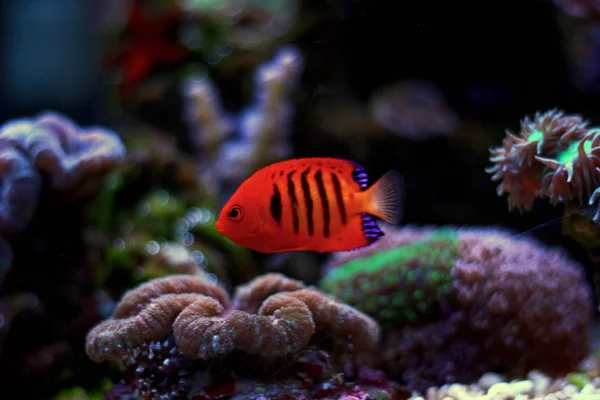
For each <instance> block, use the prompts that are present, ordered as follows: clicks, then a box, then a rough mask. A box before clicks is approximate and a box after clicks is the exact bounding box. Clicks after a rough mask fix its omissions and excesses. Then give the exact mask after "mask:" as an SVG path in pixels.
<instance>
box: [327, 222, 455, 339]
mask: <svg viewBox="0 0 600 400" xmlns="http://www.w3.org/2000/svg"><path fill="white" fill-rule="evenodd" d="M458 246H459V234H458V232H457V231H455V230H452V229H438V230H436V231H434V232H433V233H431V234H430V235H429V236H427V237H425V238H423V239H420V240H417V241H415V242H413V243H410V244H407V245H404V246H399V247H396V248H393V249H389V250H383V251H381V252H378V253H376V254H374V255H371V256H369V257H364V258H356V259H354V260H352V261H349V262H348V263H346V264H344V265H341V266H339V267H337V268H335V269H334V270H333V271H331V273H329V274H328V275H327V276H325V277H324V278H323V279H322V280H321V282H320V284H319V287H320V288H321V289H322V290H323V291H325V292H327V293H329V294H332V295H334V296H335V297H337V298H339V299H340V300H342V301H344V302H345V303H346V304H349V305H351V306H353V307H356V308H357V309H359V310H361V311H363V312H365V313H367V314H369V315H370V316H372V317H373V318H375V319H377V320H378V321H379V322H380V323H381V324H382V326H383V327H384V328H391V327H396V326H402V325H411V324H415V323H418V322H419V321H420V320H421V319H423V318H424V317H427V316H431V315H432V314H434V313H436V312H437V311H438V310H439V302H440V300H442V299H443V298H444V297H445V296H447V295H448V293H449V291H450V289H451V287H452V276H451V271H452V268H453V267H454V264H455V261H456V258H457V257H458Z"/></svg>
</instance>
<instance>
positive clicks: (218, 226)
mask: <svg viewBox="0 0 600 400" xmlns="http://www.w3.org/2000/svg"><path fill="white" fill-rule="evenodd" d="M215 228H216V229H217V232H219V233H220V234H221V235H222V234H223V223H222V222H221V221H220V220H217V222H215Z"/></svg>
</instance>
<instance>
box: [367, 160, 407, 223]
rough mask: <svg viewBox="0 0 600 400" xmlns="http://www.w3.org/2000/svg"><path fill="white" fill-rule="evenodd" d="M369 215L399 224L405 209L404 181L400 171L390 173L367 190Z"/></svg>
mask: <svg viewBox="0 0 600 400" xmlns="http://www.w3.org/2000/svg"><path fill="white" fill-rule="evenodd" d="M365 195H366V196H368V197H367V198H368V202H367V203H368V205H367V213H368V214H371V215H374V216H376V217H378V218H381V219H382V220H384V221H386V222H389V223H392V224H397V223H398V222H400V219H401V218H402V212H403V208H404V179H403V178H402V175H400V173H399V172H398V171H388V172H386V173H385V174H383V176H382V177H381V178H379V180H378V181H377V182H375V183H374V184H373V186H371V187H370V188H369V189H367V191H366V193H365Z"/></svg>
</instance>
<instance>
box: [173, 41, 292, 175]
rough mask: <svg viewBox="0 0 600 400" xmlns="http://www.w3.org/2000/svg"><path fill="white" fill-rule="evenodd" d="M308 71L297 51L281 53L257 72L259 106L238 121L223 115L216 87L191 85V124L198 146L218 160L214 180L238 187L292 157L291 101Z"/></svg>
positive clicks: (187, 90) (207, 83)
mask: <svg viewBox="0 0 600 400" xmlns="http://www.w3.org/2000/svg"><path fill="white" fill-rule="evenodd" d="M302 69H303V58H302V56H301V54H300V52H299V51H298V50H297V49H296V48H295V47H284V48H282V49H280V50H279V51H278V52H277V53H276V54H275V56H274V58H273V60H272V61H271V62H268V63H265V64H263V65H260V66H259V67H257V69H256V71H255V76H254V82H255V85H256V89H255V94H254V99H253V100H254V101H253V103H252V104H251V105H250V106H248V107H247V108H246V109H244V110H242V111H241V112H240V115H239V117H238V118H236V119H235V120H232V119H231V118H230V117H229V116H227V115H226V114H225V113H224V111H223V110H222V109H221V104H220V101H219V94H218V92H217V89H216V87H215V85H214V84H213V83H212V82H211V81H209V80H208V79H190V80H188V81H187V82H186V84H185V86H184V90H183V91H184V96H185V99H186V101H187V103H188V104H187V106H186V108H187V110H186V117H185V119H186V121H187V122H188V124H189V127H190V132H191V134H192V135H193V139H194V141H195V142H196V143H198V144H200V145H201V146H202V150H203V151H204V152H205V153H206V155H207V157H208V159H209V160H212V164H211V165H208V166H207V167H209V168H210V169H211V172H212V173H213V174H216V175H217V177H219V178H221V179H224V180H226V181H233V182H236V183H237V182H238V181H240V180H243V179H245V178H246V177H247V176H249V174H251V173H252V171H255V170H257V169H258V168H260V167H263V166H264V165H266V164H268V163H271V162H274V161H277V160H280V159H282V158H285V157H287V156H289V154H290V151H291V150H290V147H289V143H288V141H289V138H288V136H289V131H290V126H289V125H290V120H291V118H292V117H293V112H294V109H293V106H292V104H291V101H290V100H289V98H290V95H291V93H292V91H293V90H294V89H295V88H296V85H297V83H298V79H299V75H300V73H301V72H302ZM230 136H232V138H231V139H230V140H227V141H225V139H227V138H228V137H230Z"/></svg>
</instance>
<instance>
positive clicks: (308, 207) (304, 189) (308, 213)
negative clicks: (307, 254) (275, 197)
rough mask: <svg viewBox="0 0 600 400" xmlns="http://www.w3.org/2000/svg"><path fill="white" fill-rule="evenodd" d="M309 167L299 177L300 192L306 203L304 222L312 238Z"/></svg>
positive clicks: (313, 229)
mask: <svg viewBox="0 0 600 400" xmlns="http://www.w3.org/2000/svg"><path fill="white" fill-rule="evenodd" d="M309 172H310V167H308V168H307V169H305V170H304V171H303V172H302V175H300V178H301V179H300V180H301V183H302V192H303V193H304V202H305V203H306V221H307V223H308V234H309V235H310V236H312V235H313V234H314V233H315V225H314V220H313V199H312V197H311V195H310V186H309V185H308V173H309Z"/></svg>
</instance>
